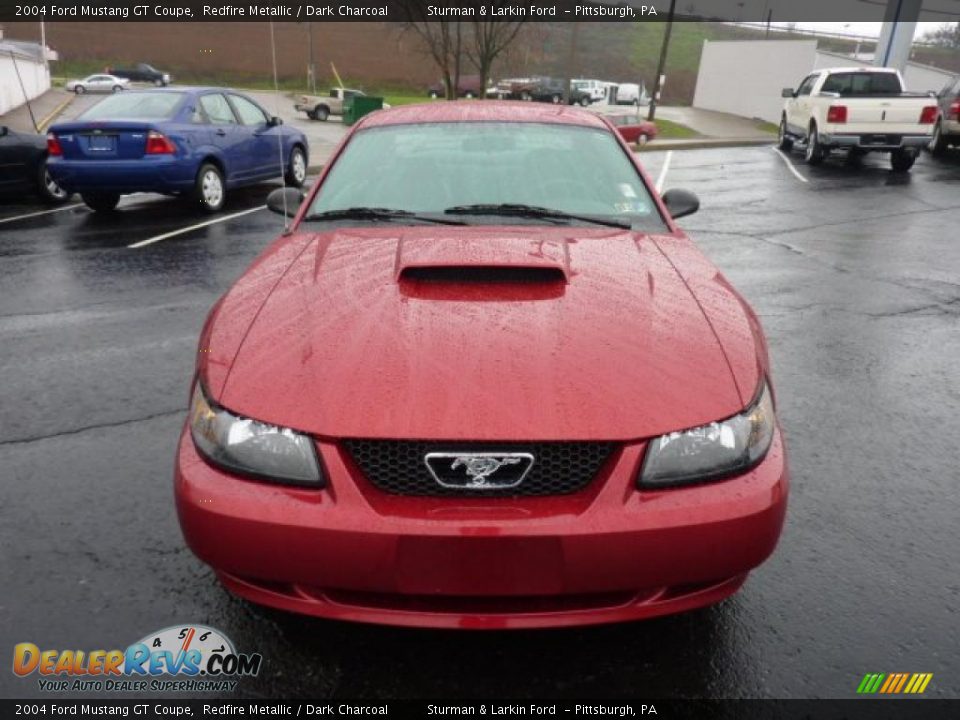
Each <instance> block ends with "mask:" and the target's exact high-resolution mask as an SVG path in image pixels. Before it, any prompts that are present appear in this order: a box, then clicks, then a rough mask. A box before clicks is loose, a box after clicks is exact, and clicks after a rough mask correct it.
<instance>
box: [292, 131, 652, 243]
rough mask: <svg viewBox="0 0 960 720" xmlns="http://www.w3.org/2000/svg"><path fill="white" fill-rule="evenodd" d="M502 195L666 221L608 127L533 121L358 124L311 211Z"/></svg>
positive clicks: (446, 203)
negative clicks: (363, 128) (372, 125)
mask: <svg viewBox="0 0 960 720" xmlns="http://www.w3.org/2000/svg"><path fill="white" fill-rule="evenodd" d="M501 204H514V205H531V206H536V207H540V208H550V209H552V210H556V211H559V212H562V213H570V214H579V215H596V216H601V217H605V216H610V217H616V218H619V219H623V220H626V221H628V222H633V223H635V224H637V223H639V224H641V225H644V226H646V227H647V228H653V229H658V230H659V229H663V228H664V224H663V221H662V219H661V218H660V215H659V213H658V212H657V210H656V207H655V205H654V203H653V200H652V198H651V197H650V193H649V192H648V190H647V188H646V187H645V186H644V183H643V180H642V179H641V177H640V175H639V173H638V172H637V169H636V167H635V166H634V165H633V163H632V162H631V161H630V158H629V157H628V156H627V154H626V153H625V152H624V151H623V149H622V147H621V146H620V144H619V143H618V142H617V141H616V139H615V138H614V136H613V135H612V134H611V133H610V132H609V131H608V130H604V129H594V128H586V127H579V126H574V125H548V124H535V123H500V122H462V123H460V122H457V123H430V124H422V125H394V126H387V127H375V128H369V129H366V130H361V131H359V132H358V133H357V134H356V135H355V136H354V137H353V138H352V139H351V140H350V142H349V144H348V145H347V147H346V148H345V150H344V152H343V154H342V155H341V156H340V158H338V159H337V161H336V163H335V164H334V166H333V167H332V168H331V170H330V174H329V175H328V176H327V178H326V179H325V180H324V182H323V185H322V187H321V189H320V192H319V194H318V195H317V197H316V199H315V200H314V202H313V205H312V206H311V208H310V214H312V215H317V214H319V213H324V212H329V211H333V210H345V209H348V208H358V207H367V208H391V209H396V210H406V211H411V212H414V213H419V214H426V213H443V212H444V211H445V210H447V209H448V208H453V207H457V206H467V205H501ZM491 215H495V213H491ZM471 222H474V223H479V222H487V223H492V222H496V223H497V224H503V222H504V221H503V218H498V219H493V218H488V219H486V220H484V219H483V218H476V217H473V218H471Z"/></svg>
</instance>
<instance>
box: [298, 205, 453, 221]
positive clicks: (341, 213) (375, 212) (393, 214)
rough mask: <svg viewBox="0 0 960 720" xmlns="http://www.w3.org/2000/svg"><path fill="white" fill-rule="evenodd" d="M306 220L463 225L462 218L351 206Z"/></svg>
mask: <svg viewBox="0 0 960 720" xmlns="http://www.w3.org/2000/svg"><path fill="white" fill-rule="evenodd" d="M303 219H304V220H305V221H307V222H318V221H319V222H322V221H331V220H371V221H378V220H386V221H392V220H417V221H421V222H429V223H436V224H438V225H465V224H466V223H464V222H463V221H462V220H454V219H452V218H443V217H437V216H435V215H429V214H424V213H415V212H410V211H409V210H399V209H396V208H377V207H353V208H343V209H342V210H325V211H324V212H318V213H309V214H308V215H305V216H304V218H303Z"/></svg>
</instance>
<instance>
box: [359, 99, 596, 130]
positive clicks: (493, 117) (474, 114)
mask: <svg viewBox="0 0 960 720" xmlns="http://www.w3.org/2000/svg"><path fill="white" fill-rule="evenodd" d="M452 122H516V123H551V124H555V125H579V126H581V127H590V128H598V129H601V130H609V128H608V127H607V125H606V124H605V123H604V122H603V120H602V119H601V118H600V117H599V116H598V115H597V114H595V113H592V112H588V111H587V110H580V109H579V108H575V107H571V106H567V105H553V104H552V103H551V104H547V103H531V102H522V101H516V102H511V101H508V100H455V101H451V102H446V101H445V102H433V103H417V104H413V105H401V106H400V107H396V108H391V109H389V110H380V111H378V112H375V113H372V114H370V115H367V116H366V117H365V118H364V119H363V121H362V123H361V125H362V126H363V127H365V128H369V127H383V126H385V125H413V124H418V123H452Z"/></svg>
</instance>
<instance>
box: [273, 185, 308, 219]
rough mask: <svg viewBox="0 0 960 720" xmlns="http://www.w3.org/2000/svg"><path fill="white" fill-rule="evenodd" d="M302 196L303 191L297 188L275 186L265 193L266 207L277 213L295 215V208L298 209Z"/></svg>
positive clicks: (288, 215)
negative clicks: (267, 193) (274, 188)
mask: <svg viewBox="0 0 960 720" xmlns="http://www.w3.org/2000/svg"><path fill="white" fill-rule="evenodd" d="M303 198H304V195H303V192H302V191H300V190H298V189H297V188H291V187H282V188H277V189H276V190H274V191H273V192H271V193H270V194H269V195H267V208H268V209H270V210H272V211H273V212H275V213H277V214H278V215H286V216H287V217H296V214H297V210H299V209H300V203H302V202H303Z"/></svg>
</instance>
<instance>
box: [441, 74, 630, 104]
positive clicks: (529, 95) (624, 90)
mask: <svg viewBox="0 0 960 720" xmlns="http://www.w3.org/2000/svg"><path fill="white" fill-rule="evenodd" d="M480 85H481V82H480V76H479V75H461V76H460V78H459V79H458V82H457V93H456V94H457V97H460V98H477V97H482V96H486V97H492V98H498V99H500V100H528V101H534V102H549V103H554V104H560V103H562V102H563V99H564V96H566V95H567V93H566V81H565V80H562V79H558V78H553V77H549V76H546V75H536V76H532V77H522V78H504V79H503V80H500V81H499V82H498V83H496V84H490V85H488V86H487V87H486V88H485V89H483V88H481V87H480ZM427 96H428V97H430V98H432V99H437V98H442V97H446V86H445V84H444V83H443V81H439V82H437V83H435V84H434V85H431V86H430V87H429V88H427ZM604 101H607V102H611V103H612V104H618V105H642V104H645V103H648V102H649V98H648V97H647V94H646V90H645V88H644V86H643V84H642V83H639V84H638V83H613V82H607V81H604V80H589V79H584V78H574V79H573V80H571V81H570V93H569V96H568V97H567V102H568V103H570V104H571V105H582V106H584V107H586V106H588V105H590V104H591V103H597V102H604Z"/></svg>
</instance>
